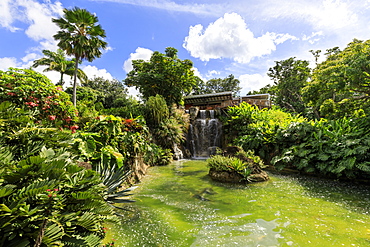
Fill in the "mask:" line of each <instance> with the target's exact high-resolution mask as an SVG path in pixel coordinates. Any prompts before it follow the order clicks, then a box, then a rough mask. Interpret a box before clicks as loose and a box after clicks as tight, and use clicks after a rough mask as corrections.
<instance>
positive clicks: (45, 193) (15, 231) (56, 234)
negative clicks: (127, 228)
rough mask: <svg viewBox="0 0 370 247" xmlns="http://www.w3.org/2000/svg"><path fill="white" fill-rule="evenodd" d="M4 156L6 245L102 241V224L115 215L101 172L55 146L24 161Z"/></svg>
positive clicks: (1, 195)
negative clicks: (82, 166)
mask: <svg viewBox="0 0 370 247" xmlns="http://www.w3.org/2000/svg"><path fill="white" fill-rule="evenodd" d="M3 155H4V152H2V153H1V155H0V156H2V159H1V160H2V161H3V162H1V163H0V164H1V165H0V170H1V172H0V245H1V246H40V245H41V243H42V244H43V246H44V245H47V246H61V245H66V246H99V244H100V243H101V240H102V239H103V238H104V236H105V232H104V228H103V223H104V222H105V221H106V220H108V219H112V220H113V219H114V218H113V209H112V208H111V207H110V206H109V205H108V204H107V203H106V202H105V201H104V199H103V196H104V191H105V186H103V185H102V181H101V179H100V175H99V174H98V173H96V172H94V171H93V170H86V169H83V168H81V167H79V166H77V165H76V164H75V163H74V161H73V159H71V156H70V154H69V153H66V152H54V151H53V150H51V149H43V150H42V151H41V152H40V154H39V155H37V156H31V157H28V158H26V159H24V160H21V161H19V162H11V161H10V160H11V159H4V157H3ZM4 160H5V162H4Z"/></svg>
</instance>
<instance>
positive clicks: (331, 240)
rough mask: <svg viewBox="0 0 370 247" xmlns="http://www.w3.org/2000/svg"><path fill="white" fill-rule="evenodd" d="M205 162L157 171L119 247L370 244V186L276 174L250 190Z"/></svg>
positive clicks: (113, 232)
mask: <svg viewBox="0 0 370 247" xmlns="http://www.w3.org/2000/svg"><path fill="white" fill-rule="evenodd" d="M207 173H208V169H207V167H206V162H205V161H202V160H191V161H179V162H174V164H172V165H170V166H165V167H153V168H150V171H149V174H148V175H147V176H146V177H145V178H144V180H143V181H142V183H141V184H139V188H138V189H136V190H135V191H134V196H133V199H135V200H136V202H135V203H133V204H131V205H129V207H128V208H129V209H130V210H132V212H127V213H125V217H124V218H122V225H120V226H119V225H110V226H109V228H110V231H109V232H108V233H109V235H108V238H109V239H110V238H114V239H116V246H119V247H121V246H141V247H143V246H168V247H172V246H176V247H177V246H202V247H206V246H210V247H211V246H212V247H214V246H225V247H226V246H227V247H230V246H326V247H329V246H359V247H360V246H361V247H362V246H370V191H369V187H368V186H362V185H351V184H343V183H341V182H339V181H331V180H325V179H317V178H307V177H300V176H281V175H271V174H270V177H271V179H270V181H267V182H263V183H256V184H249V185H246V186H245V185H232V184H222V183H218V182H214V181H212V180H210V178H209V177H208V176H207Z"/></svg>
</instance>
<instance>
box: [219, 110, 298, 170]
mask: <svg viewBox="0 0 370 247" xmlns="http://www.w3.org/2000/svg"><path fill="white" fill-rule="evenodd" d="M227 113H228V116H229V117H228V119H227V120H226V121H225V123H224V130H225V133H226V136H227V138H228V139H227V141H228V142H233V143H234V144H235V145H237V146H240V147H242V148H243V149H244V150H254V151H255V152H256V153H257V154H258V156H260V157H261V158H262V159H263V160H264V162H265V163H266V164H269V162H270V160H271V158H272V157H273V156H274V155H276V153H277V152H279V150H280V149H281V148H282V147H281V146H280V143H279V142H278V140H277V139H276V138H277V136H278V133H279V130H280V129H285V128H286V127H287V126H288V125H289V124H290V123H292V122H302V121H304V119H303V118H301V117H295V116H293V115H291V114H289V113H286V112H284V111H282V110H280V109H278V108H272V109H261V110H260V109H258V107H256V106H252V105H250V104H248V103H242V104H240V105H239V106H233V107H230V108H228V112H227Z"/></svg>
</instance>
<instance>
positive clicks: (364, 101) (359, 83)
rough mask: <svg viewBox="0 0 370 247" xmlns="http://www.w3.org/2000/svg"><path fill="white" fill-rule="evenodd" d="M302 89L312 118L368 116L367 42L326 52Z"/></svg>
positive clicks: (356, 42) (368, 42)
mask: <svg viewBox="0 0 370 247" xmlns="http://www.w3.org/2000/svg"><path fill="white" fill-rule="evenodd" d="M327 51H328V52H327V53H326V55H327V57H326V60H325V61H323V62H322V63H320V64H318V65H317V67H316V68H315V69H314V71H313V77H312V81H311V82H309V83H308V85H307V86H306V87H305V88H304V89H303V96H304V101H305V102H306V104H307V105H308V106H309V107H311V108H312V109H313V111H314V112H315V113H316V117H317V118H319V117H325V118H329V119H337V118H341V117H354V116H356V115H359V112H358V111H362V113H361V112H360V115H365V114H366V115H367V114H368V113H369V110H368V109H369V100H368V99H369V93H370V90H369V85H370V77H369V74H370V65H369V63H368V60H369V59H368V57H369V54H370V41H369V40H367V41H360V40H357V39H354V40H353V41H352V42H351V43H349V44H348V45H347V47H346V48H345V49H344V50H343V51H341V50H340V49H339V48H338V47H335V48H333V49H328V50H327Z"/></svg>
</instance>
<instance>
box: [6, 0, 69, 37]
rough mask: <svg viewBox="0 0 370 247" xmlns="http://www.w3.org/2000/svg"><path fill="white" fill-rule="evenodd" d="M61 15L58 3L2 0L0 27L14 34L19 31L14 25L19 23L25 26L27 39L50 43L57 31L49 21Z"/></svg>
mask: <svg viewBox="0 0 370 247" xmlns="http://www.w3.org/2000/svg"><path fill="white" fill-rule="evenodd" d="M62 13H63V7H62V5H61V3H60V2H59V1H56V2H55V3H51V2H50V1H45V3H39V2H38V1H34V0H15V1H14V0H3V1H2V2H1V3H0V25H1V26H2V27H5V28H6V29H9V30H10V31H12V32H14V31H18V30H21V28H19V27H17V26H15V25H14V23H15V22H16V21H20V22H22V23H23V24H26V25H27V29H26V31H25V33H26V35H27V36H28V37H29V38H31V39H33V40H35V41H41V40H49V41H51V40H53V35H54V34H55V33H56V32H57V30H58V27H57V26H56V25H55V24H54V23H52V21H51V19H52V18H53V17H57V16H60V15H61V14H62Z"/></svg>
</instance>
